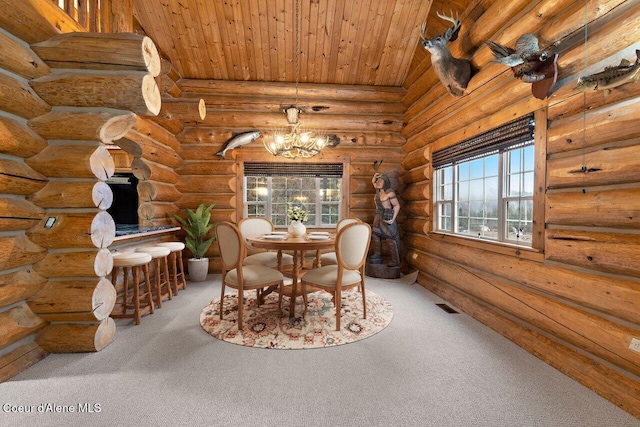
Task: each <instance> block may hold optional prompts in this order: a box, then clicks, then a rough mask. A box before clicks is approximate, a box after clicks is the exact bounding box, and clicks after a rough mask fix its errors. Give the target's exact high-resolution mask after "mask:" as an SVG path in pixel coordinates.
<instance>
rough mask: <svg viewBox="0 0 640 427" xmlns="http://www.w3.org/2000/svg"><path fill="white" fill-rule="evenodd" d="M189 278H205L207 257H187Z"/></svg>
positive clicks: (207, 267) (207, 265)
mask: <svg viewBox="0 0 640 427" xmlns="http://www.w3.org/2000/svg"><path fill="white" fill-rule="evenodd" d="M188 264H189V280H191V281H192V282H202V281H204V280H206V279H207V273H208V272H209V271H208V270H209V258H189V263H188Z"/></svg>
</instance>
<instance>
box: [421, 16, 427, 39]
mask: <svg viewBox="0 0 640 427" xmlns="http://www.w3.org/2000/svg"><path fill="white" fill-rule="evenodd" d="M420 38H421V39H422V41H426V40H429V38H428V37H427V21H424V22H423V23H422V26H421V27H420Z"/></svg>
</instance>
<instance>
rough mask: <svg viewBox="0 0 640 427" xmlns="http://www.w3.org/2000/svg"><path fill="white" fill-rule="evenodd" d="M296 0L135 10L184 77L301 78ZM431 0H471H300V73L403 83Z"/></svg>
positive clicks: (147, 5) (152, 2)
mask: <svg viewBox="0 0 640 427" xmlns="http://www.w3.org/2000/svg"><path fill="white" fill-rule="evenodd" d="M295 2H296V0H268V1H265V0H225V1H218V0H216V1H213V0H162V1H159V0H134V13H135V18H136V19H137V21H138V22H139V24H140V26H141V27H142V28H143V30H144V31H145V32H146V34H147V35H148V36H150V37H151V38H152V39H153V40H154V41H155V42H156V44H157V46H158V48H159V50H160V51H161V52H162V53H163V54H164V55H166V56H167V57H168V59H169V60H170V61H171V63H172V64H173V66H174V67H175V69H176V70H177V71H178V72H179V73H180V75H181V76H182V77H183V78H186V79H213V80H253V81H267V82H295V74H296V73H295V50H296V49H295V17H296V14H295ZM432 3H433V4H434V7H433V8H434V9H435V10H445V11H446V12H449V8H450V6H452V7H453V9H454V12H455V11H456V9H457V10H459V11H463V10H464V7H462V5H459V6H458V5H457V4H459V3H468V1H464V0H463V1H454V2H445V1H444V0H301V3H300V57H299V61H300V77H299V81H300V82H303V83H304V82H309V83H331V84H343V85H379V86H402V84H403V82H404V80H405V78H406V76H407V74H408V72H409V70H410V68H411V66H412V62H413V63H415V60H414V55H415V53H416V47H417V46H419V41H420V24H421V22H422V21H423V20H425V19H426V17H427V16H428V15H429V16H431V15H435V12H434V13H433V14H431V13H429V11H430V9H432ZM443 8H444V9H443ZM437 20H438V19H437V18H436V19H435V20H434V22H433V24H432V23H431V22H430V27H432V29H434V30H436V31H440V30H441V29H443V28H445V27H446V23H445V24H443V23H442V22H440V23H438V22H437ZM430 32H431V31H430ZM420 50H423V49H422V48H421V47H420ZM420 55H422V57H424V53H422V52H420Z"/></svg>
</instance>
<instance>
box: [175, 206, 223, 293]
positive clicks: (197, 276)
mask: <svg viewBox="0 0 640 427" xmlns="http://www.w3.org/2000/svg"><path fill="white" fill-rule="evenodd" d="M215 205H216V204H215V203H212V204H211V205H209V206H207V204H206V203H202V204H201V205H200V206H198V208H197V209H196V210H195V211H193V210H191V209H188V208H187V209H186V211H187V219H186V220H185V219H184V218H182V217H180V216H178V215H174V217H175V218H176V219H177V220H178V222H180V224H181V225H182V228H183V229H184V231H185V232H186V233H187V237H186V238H185V246H186V247H187V249H189V250H190V251H191V253H192V254H193V258H190V259H189V262H188V266H189V267H188V268H189V278H190V279H191V280H192V281H194V282H201V281H203V280H205V279H206V278H207V273H208V271H209V258H206V257H205V255H206V254H207V251H208V250H209V247H211V244H212V243H213V242H215V240H216V238H215V236H213V237H211V238H209V239H207V235H208V234H209V232H210V231H211V230H212V229H213V227H215V225H216V224H215V223H212V222H211V209H213V207H214V206H215Z"/></svg>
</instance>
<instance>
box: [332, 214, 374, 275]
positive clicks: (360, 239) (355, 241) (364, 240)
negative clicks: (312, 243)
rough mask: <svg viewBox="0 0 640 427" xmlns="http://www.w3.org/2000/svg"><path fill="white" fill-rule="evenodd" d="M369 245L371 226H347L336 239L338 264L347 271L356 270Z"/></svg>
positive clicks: (359, 223) (362, 263)
mask: <svg viewBox="0 0 640 427" xmlns="http://www.w3.org/2000/svg"><path fill="white" fill-rule="evenodd" d="M369 243H371V226H370V225H369V224H367V223H364V222H360V221H358V222H355V223H351V224H348V225H346V226H344V227H343V228H342V230H340V232H338V236H337V237H336V255H337V258H338V264H340V265H342V266H343V267H344V268H345V269H347V270H357V269H359V268H360V267H362V265H364V262H365V260H366V257H367V252H368V251H369Z"/></svg>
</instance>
